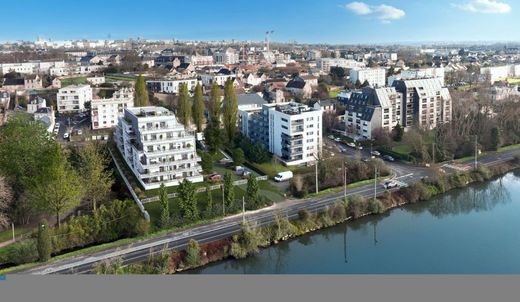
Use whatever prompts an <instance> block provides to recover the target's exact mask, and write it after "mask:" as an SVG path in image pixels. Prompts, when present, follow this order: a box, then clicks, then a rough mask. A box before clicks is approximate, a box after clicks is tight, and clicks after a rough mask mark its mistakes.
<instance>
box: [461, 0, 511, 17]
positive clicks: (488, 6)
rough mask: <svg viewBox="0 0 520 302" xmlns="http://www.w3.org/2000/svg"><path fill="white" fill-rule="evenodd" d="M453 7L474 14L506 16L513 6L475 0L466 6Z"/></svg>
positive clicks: (498, 2)
mask: <svg viewBox="0 0 520 302" xmlns="http://www.w3.org/2000/svg"><path fill="white" fill-rule="evenodd" d="M453 6H455V7H458V8H460V9H462V10H465V11H468V12H473V13H484V14H505V13H509V12H510V11H511V6H510V5H509V4H507V3H505V2H500V1H498V0H473V1H470V2H468V3H465V4H461V5H457V4H454V5H453Z"/></svg>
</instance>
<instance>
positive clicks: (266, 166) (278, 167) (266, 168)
mask: <svg viewBox="0 0 520 302" xmlns="http://www.w3.org/2000/svg"><path fill="white" fill-rule="evenodd" d="M249 165H251V166H253V167H254V168H255V169H257V170H260V171H262V173H264V174H265V175H267V176H268V177H269V178H273V177H274V176H275V175H276V174H278V173H279V172H283V171H293V173H305V172H309V171H313V169H314V168H313V167H297V166H284V165H282V164H279V163H272V162H266V163H261V164H257V163H249Z"/></svg>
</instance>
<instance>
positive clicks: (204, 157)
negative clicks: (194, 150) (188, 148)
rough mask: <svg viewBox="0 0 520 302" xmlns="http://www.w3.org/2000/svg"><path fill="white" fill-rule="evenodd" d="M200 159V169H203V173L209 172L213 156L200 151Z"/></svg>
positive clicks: (211, 167)
mask: <svg viewBox="0 0 520 302" xmlns="http://www.w3.org/2000/svg"><path fill="white" fill-rule="evenodd" d="M200 159H201V161H200V166H201V167H202V171H204V173H211V172H212V171H213V156H212V155H211V154H210V153H202V154H201V155H200Z"/></svg>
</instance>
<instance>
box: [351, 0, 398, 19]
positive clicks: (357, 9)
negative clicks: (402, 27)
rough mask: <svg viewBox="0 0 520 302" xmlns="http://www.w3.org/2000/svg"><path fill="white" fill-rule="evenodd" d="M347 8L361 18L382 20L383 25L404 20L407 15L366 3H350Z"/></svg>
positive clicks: (387, 6)
mask: <svg viewBox="0 0 520 302" xmlns="http://www.w3.org/2000/svg"><path fill="white" fill-rule="evenodd" d="M345 8H346V9H347V10H349V11H351V12H353V13H354V14H356V15H359V16H372V17H374V18H376V19H379V20H381V22H383V23H390V22H391V21H393V20H399V19H401V18H403V17H404V16H405V15H406V13H405V12H404V10H402V9H399V8H396V7H393V6H390V5H386V4H380V5H368V4H366V3H364V2H357V1H356V2H350V3H349V4H346V5H345Z"/></svg>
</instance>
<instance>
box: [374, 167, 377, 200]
mask: <svg viewBox="0 0 520 302" xmlns="http://www.w3.org/2000/svg"><path fill="white" fill-rule="evenodd" d="M376 197H377V166H376V167H375V168H374V201H376Z"/></svg>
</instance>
